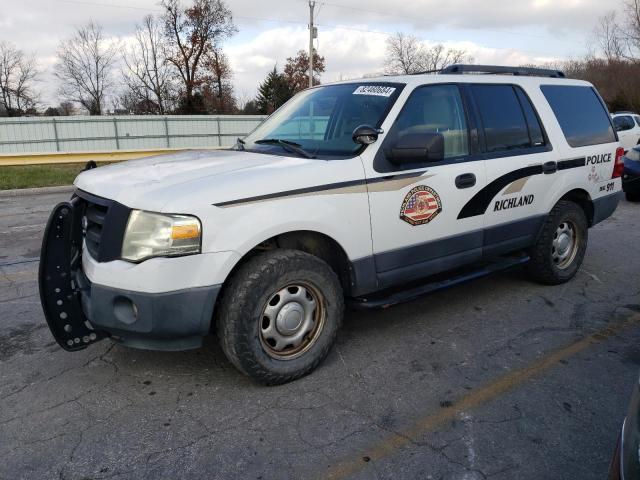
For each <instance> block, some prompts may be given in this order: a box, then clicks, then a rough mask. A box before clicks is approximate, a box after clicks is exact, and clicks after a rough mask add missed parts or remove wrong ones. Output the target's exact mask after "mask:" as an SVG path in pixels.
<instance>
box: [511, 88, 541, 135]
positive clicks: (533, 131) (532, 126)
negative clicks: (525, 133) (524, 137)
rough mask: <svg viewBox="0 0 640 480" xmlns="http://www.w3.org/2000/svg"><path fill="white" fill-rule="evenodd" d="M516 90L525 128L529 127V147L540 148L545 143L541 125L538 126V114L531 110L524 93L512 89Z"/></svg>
mask: <svg viewBox="0 0 640 480" xmlns="http://www.w3.org/2000/svg"><path fill="white" fill-rule="evenodd" d="M514 88H515V90H516V94H517V95H518V100H520V105H522V110H523V111H524V116H525V118H526V120H527V126H528V127H529V138H530V140H531V146H533V147H541V146H543V145H544V144H545V143H546V142H545V137H544V132H543V130H542V125H541V124H540V118H539V117H538V114H537V113H536V111H535V110H534V108H533V105H532V104H531V100H530V99H529V97H528V96H527V94H526V93H524V90H522V89H521V88H520V87H514Z"/></svg>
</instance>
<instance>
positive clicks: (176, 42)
mask: <svg viewBox="0 0 640 480" xmlns="http://www.w3.org/2000/svg"><path fill="white" fill-rule="evenodd" d="M162 6H163V7H164V10H165V13H164V17H163V19H164V24H165V25H164V26H165V35H166V37H167V41H168V44H169V47H170V54H169V56H168V59H169V61H170V62H171V63H172V64H173V65H175V67H176V69H177V70H178V73H179V74H180V77H181V79H182V83H183V85H182V88H183V95H184V99H183V102H182V104H183V108H182V110H183V111H184V113H191V112H192V111H193V110H194V98H193V96H194V91H195V89H196V88H197V87H198V85H199V82H200V81H201V78H200V69H201V66H202V63H203V61H204V57H205V56H206V54H207V53H209V52H211V51H213V50H214V49H215V48H216V47H217V48H220V47H221V44H222V42H223V41H224V40H225V39H226V38H228V37H230V36H231V35H233V34H234V33H235V32H236V31H237V29H236V27H235V25H234V23H233V17H232V15H231V10H229V9H228V8H227V6H226V4H225V3H224V2H223V1H222V0H194V2H193V6H191V7H189V8H186V9H184V10H183V9H182V7H181V5H180V0H162Z"/></svg>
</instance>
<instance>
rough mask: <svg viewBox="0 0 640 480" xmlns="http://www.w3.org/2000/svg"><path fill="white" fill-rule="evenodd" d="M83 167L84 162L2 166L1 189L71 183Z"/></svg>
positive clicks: (0, 175)
mask: <svg viewBox="0 0 640 480" xmlns="http://www.w3.org/2000/svg"><path fill="white" fill-rule="evenodd" d="M98 165H105V163H100V164H98ZM83 169H84V163H62V164H53V165H18V166H6V167H2V166H0V190H10V189H14V188H32V187H55V186H59V185H71V184H72V183H73V180H74V179H75V178H76V177H77V176H78V174H79V173H80V172H81V171H82V170H83Z"/></svg>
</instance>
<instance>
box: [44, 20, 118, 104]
mask: <svg viewBox="0 0 640 480" xmlns="http://www.w3.org/2000/svg"><path fill="white" fill-rule="evenodd" d="M117 53H118V47H117V45H115V44H114V43H110V42H108V41H107V40H106V39H105V37H104V35H103V32H102V27H101V26H100V25H99V24H97V23H94V22H90V23H89V24H87V25H86V26H84V27H82V28H79V29H78V30H77V31H76V34H75V35H74V36H73V37H72V38H70V39H68V40H65V41H63V42H61V43H60V45H59V47H58V63H57V64H56V66H55V75H56V77H57V78H58V79H59V80H60V82H61V85H60V94H61V95H62V96H63V97H65V98H67V99H68V100H72V101H74V102H78V103H80V104H81V105H82V106H83V107H84V108H86V109H87V110H88V111H89V114H90V115H101V114H102V107H103V105H104V101H105V97H106V95H107V93H108V92H109V90H110V88H111V77H112V71H111V70H112V68H113V66H114V64H115V60H116V55H117Z"/></svg>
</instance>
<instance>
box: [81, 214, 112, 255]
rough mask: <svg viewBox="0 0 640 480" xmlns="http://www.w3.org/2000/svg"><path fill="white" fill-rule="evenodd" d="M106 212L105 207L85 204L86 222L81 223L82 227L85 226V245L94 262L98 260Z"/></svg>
mask: <svg viewBox="0 0 640 480" xmlns="http://www.w3.org/2000/svg"><path fill="white" fill-rule="evenodd" d="M108 211H109V207H107V206H104V205H98V204H97V203H92V202H86V208H85V211H84V218H85V219H86V220H84V221H83V225H84V226H86V228H85V243H86V245H87V250H89V253H90V254H91V256H92V257H93V258H95V259H96V260H98V259H99V258H100V241H101V239H102V231H103V229H104V223H105V219H106V218H107V213H108Z"/></svg>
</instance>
